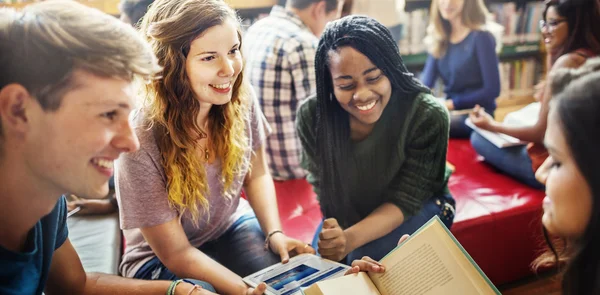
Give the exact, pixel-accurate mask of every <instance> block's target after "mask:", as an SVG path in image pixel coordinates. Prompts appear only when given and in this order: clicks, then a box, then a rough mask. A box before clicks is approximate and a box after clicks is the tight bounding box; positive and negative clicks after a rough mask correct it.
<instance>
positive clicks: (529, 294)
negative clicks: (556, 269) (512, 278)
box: [499, 274, 561, 295]
mask: <svg viewBox="0 0 600 295" xmlns="http://www.w3.org/2000/svg"><path fill="white" fill-rule="evenodd" d="M499 289H500V291H501V292H502V294H503V295H561V292H560V280H559V279H558V277H557V276H556V275H553V274H550V275H541V276H539V277H533V278H527V279H524V280H522V281H519V282H515V283H511V284H508V285H505V286H501V287H500V288H499Z"/></svg>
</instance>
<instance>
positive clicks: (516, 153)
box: [471, 132, 544, 189]
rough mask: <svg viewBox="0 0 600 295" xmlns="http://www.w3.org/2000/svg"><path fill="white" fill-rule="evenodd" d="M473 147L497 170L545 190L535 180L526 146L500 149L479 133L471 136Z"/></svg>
mask: <svg viewBox="0 0 600 295" xmlns="http://www.w3.org/2000/svg"><path fill="white" fill-rule="evenodd" d="M471 145H473V148H474V149H475V151H476V152H477V153H478V154H479V155H481V156H482V157H484V158H485V161H486V162H487V163H489V164H490V165H492V166H494V167H495V168H496V169H498V170H500V171H502V172H503V173H506V174H508V175H510V176H511V177H513V178H514V179H516V180H518V181H520V182H522V183H524V184H526V185H528V186H530V187H533V188H535V189H544V185H542V184H541V183H539V182H538V181H537V180H536V179H535V172H534V171H533V168H532V166H531V158H530V157H529V154H528V153H527V147H526V146H512V147H506V148H502V149H501V148H498V147H497V146H495V145H494V144H492V143H491V142H489V141H488V140H487V139H485V138H484V137H483V136H481V135H479V133H477V132H473V134H472V135H471Z"/></svg>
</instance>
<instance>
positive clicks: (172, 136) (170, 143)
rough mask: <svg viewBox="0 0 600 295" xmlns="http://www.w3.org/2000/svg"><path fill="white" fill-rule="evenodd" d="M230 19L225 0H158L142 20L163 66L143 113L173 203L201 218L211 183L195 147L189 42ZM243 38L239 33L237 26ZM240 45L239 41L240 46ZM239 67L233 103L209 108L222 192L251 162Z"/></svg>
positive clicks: (226, 193) (226, 191) (143, 30)
mask: <svg viewBox="0 0 600 295" xmlns="http://www.w3.org/2000/svg"><path fill="white" fill-rule="evenodd" d="M228 19H231V20H234V21H236V22H238V23H239V20H238V18H237V16H236V13H235V11H234V10H233V9H231V8H230V7H229V6H227V4H225V2H223V1H221V0H181V1H172V0H158V1H156V2H154V4H153V5H152V6H150V9H149V10H148V13H147V14H146V16H144V18H143V19H142V24H141V27H140V32H141V33H142V34H143V35H144V36H146V38H147V40H148V42H150V44H151V46H152V48H153V50H154V53H155V54H156V56H157V58H158V60H159V63H160V65H161V66H163V68H164V70H163V72H162V73H161V74H162V75H161V78H159V79H157V80H155V81H153V82H152V83H150V84H147V85H146V87H145V89H144V93H143V94H144V96H145V97H146V98H147V102H146V110H145V115H146V117H147V120H148V127H149V128H151V129H152V130H153V133H154V135H155V138H156V142H157V144H158V148H159V150H160V153H161V156H162V166H163V168H164V172H165V174H166V178H167V190H168V196H169V202H170V204H171V206H173V207H175V208H176V209H178V210H179V211H180V212H181V214H182V213H183V212H184V211H186V210H189V211H190V212H191V213H192V216H193V219H194V220H195V221H197V220H198V216H199V215H200V210H199V208H201V209H202V211H204V212H208V207H209V204H208V199H207V193H208V183H207V179H206V171H205V170H204V163H203V162H202V160H201V157H200V156H199V155H198V153H197V151H196V148H197V146H198V139H199V138H200V134H202V129H201V128H200V126H198V122H197V120H196V118H197V116H198V113H199V112H200V102H199V101H198V98H197V97H196V96H195V94H194V92H193V90H192V88H191V85H190V82H189V79H188V77H187V72H186V67H185V62H186V58H187V54H188V53H189V50H190V44H191V43H192V41H193V40H195V39H196V38H198V36H200V35H201V34H202V33H203V32H204V31H206V30H207V29H209V28H211V27H213V26H217V25H220V24H223V23H224V22H225V21H226V20H228ZM238 37H239V39H240V43H241V39H242V38H241V34H240V31H239V29H238ZM240 47H241V46H240ZM243 81H244V78H243V74H242V72H240V74H239V76H238V77H237V79H236V81H235V83H234V85H233V95H232V99H231V101H230V102H229V103H226V104H224V105H214V106H212V107H211V110H210V112H209V115H208V116H209V118H208V130H209V134H210V135H209V139H208V140H209V142H210V143H211V144H212V146H211V147H212V149H213V152H214V153H215V155H216V157H217V158H218V159H219V160H220V162H221V167H222V168H221V169H222V175H221V176H222V182H223V194H224V196H225V197H231V196H232V193H233V192H230V187H231V184H232V183H233V180H234V178H235V176H236V175H238V174H239V173H240V172H241V171H244V169H246V168H245V167H247V165H248V163H247V160H244V153H245V151H247V149H248V141H247V135H246V132H245V122H246V120H245V116H247V113H248V103H247V102H248V101H249V100H248V99H247V97H248V93H249V92H248V89H247V88H246V87H247V86H246V84H245V83H244V82H243Z"/></svg>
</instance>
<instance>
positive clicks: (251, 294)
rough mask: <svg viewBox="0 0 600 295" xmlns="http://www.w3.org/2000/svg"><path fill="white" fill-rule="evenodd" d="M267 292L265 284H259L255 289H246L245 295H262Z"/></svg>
mask: <svg viewBox="0 0 600 295" xmlns="http://www.w3.org/2000/svg"><path fill="white" fill-rule="evenodd" d="M266 290H267V284H265V283H260V284H259V285H258V286H257V287H256V288H248V290H247V291H246V295H262V294H264V293H265V291H266Z"/></svg>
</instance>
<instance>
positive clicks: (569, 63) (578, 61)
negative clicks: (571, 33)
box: [552, 52, 586, 70]
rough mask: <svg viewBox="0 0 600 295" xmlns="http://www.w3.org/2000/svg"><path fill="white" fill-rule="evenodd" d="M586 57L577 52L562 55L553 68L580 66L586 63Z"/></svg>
mask: <svg viewBox="0 0 600 295" xmlns="http://www.w3.org/2000/svg"><path fill="white" fill-rule="evenodd" d="M585 61H586V58H585V57H584V56H582V55H580V54H577V53H575V52H570V53H567V54H563V55H561V56H560V57H559V58H558V59H557V60H556V61H555V62H554V64H553V65H552V70H554V69H559V68H578V67H580V66H581V65H582V64H584V63H585Z"/></svg>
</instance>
